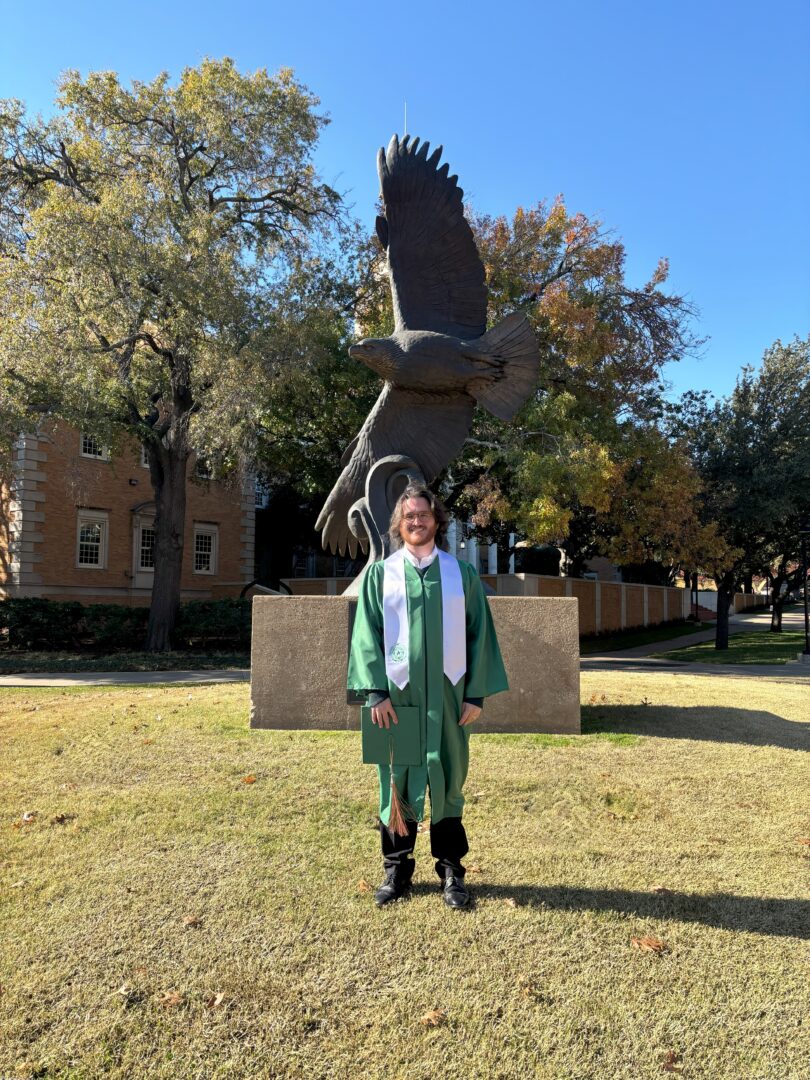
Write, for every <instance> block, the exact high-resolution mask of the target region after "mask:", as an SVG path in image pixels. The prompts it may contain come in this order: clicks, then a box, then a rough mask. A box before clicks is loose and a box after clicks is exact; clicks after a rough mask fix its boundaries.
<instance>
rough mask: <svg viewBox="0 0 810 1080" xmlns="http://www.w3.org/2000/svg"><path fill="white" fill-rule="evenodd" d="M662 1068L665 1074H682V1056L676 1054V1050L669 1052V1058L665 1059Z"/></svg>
mask: <svg viewBox="0 0 810 1080" xmlns="http://www.w3.org/2000/svg"><path fill="white" fill-rule="evenodd" d="M661 1068H662V1069H663V1070H664V1072H681V1071H682V1070H683V1065H681V1055H680V1054H676V1053H675V1051H674V1050H667V1056H666V1057H665V1058H664V1064H663V1065H662V1066H661Z"/></svg>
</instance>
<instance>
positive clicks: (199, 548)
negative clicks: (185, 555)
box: [194, 525, 218, 574]
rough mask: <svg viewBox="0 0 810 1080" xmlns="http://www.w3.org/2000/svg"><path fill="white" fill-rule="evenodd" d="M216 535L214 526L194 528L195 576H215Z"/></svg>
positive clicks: (216, 531)
mask: <svg viewBox="0 0 810 1080" xmlns="http://www.w3.org/2000/svg"><path fill="white" fill-rule="evenodd" d="M217 533H218V529H217V527H216V525H195V526H194V573H195V574H215V573H216V572H217Z"/></svg>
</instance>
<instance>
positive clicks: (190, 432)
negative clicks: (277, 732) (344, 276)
mask: <svg viewBox="0 0 810 1080" xmlns="http://www.w3.org/2000/svg"><path fill="white" fill-rule="evenodd" d="M57 105H58V111H57V113H56V115H55V116H54V117H53V119H50V120H47V121H46V120H40V119H29V118H27V117H26V115H25V110H24V107H23V105H22V104H21V103H19V102H16V101H6V102H4V103H2V105H0V395H2V396H1V397H0V404H2V409H3V416H2V421H1V422H0V433H2V434H3V435H4V436H5V438H6V446H7V447H8V443H9V440H10V437H11V434H12V432H13V431H14V429H15V428H16V429H19V426H20V425H21V424H22V422H23V421H24V420H26V419H27V423H28V426H30V424H31V422H32V418H34V417H36V416H44V415H48V416H52V417H60V418H63V419H64V420H66V421H68V422H70V423H73V424H75V425H77V426H81V427H82V428H84V429H88V428H89V429H90V430H92V431H93V432H94V433H95V434H96V435H97V436H98V437H100V438H102V439H103V440H104V441H105V442H107V443H109V444H110V445H111V446H112V447H113V448H115V447H116V446H117V445H118V444H119V443H120V441H121V440H122V439H123V438H124V437H125V436H130V437H135V438H136V439H138V440H139V441H140V442H142V443H143V444H144V445H145V447H146V451H147V455H148V460H149V470H150V477H151V482H152V486H153V489H154V495H155V507H156V518H155V528H156V547H155V577H154V587H153V595H152V606H151V611H150V620H149V628H148V633H147V640H146V648H148V649H150V650H163V649H167V648H169V647H170V643H171V634H172V628H173V625H174V621H175V618H176V612H177V606H178V602H179V588H180V568H181V560H182V554H183V546H184V519H185V506H186V477H187V471H188V469H187V467H188V465H189V461H190V457H191V456H192V455H193V454H194V453H204V454H205V455H207V456H209V457H215V458H216V459H217V460H218V461H219V462H220V466H221V468H223V469H225V470H226V471H227V470H228V469H231V470H234V469H237V470H239V469H241V470H242V471H244V469H245V467H246V464H247V462H248V461H249V460H250V458H251V457H252V456H253V455H254V453H255V442H256V438H255V433H256V429H257V424H258V421H259V419H260V417H259V416H258V413H257V403H258V401H259V394H258V388H260V387H262V386H263V385H264V384H265V383H267V382H270V383H272V382H273V381H274V380H275V379H276V378H277V377H278V376H279V374H280V373H283V372H284V371H285V370H286V369H287V368H288V367H289V366H294V365H295V364H296V363H297V362H298V361H299V360H300V358H301V356H302V355H303V354H306V351H307V350H306V344H305V342H304V336H305V335H304V326H305V323H304V322H303V321H302V317H301V312H302V310H303V309H304V308H305V307H306V308H309V309H310V310H311V308H312V293H313V290H316V291H317V289H318V288H319V287H321V286H322V285H323V283H324V282H325V281H332V282H334V281H338V280H340V275H336V274H330V268H329V265H328V263H329V259H330V257H331V256H329V255H327V254H325V252H326V251H327V250H328V249H327V248H325V247H323V244H322V243H321V241H323V242H324V243H325V241H326V238H327V233H328V231H329V230H330V229H332V228H333V227H334V225H335V223H336V222H338V220H339V217H340V199H339V197H338V195H337V193H336V192H335V191H334V190H332V189H331V188H330V187H329V186H328V185H326V184H324V183H323V182H322V181H321V180H320V179H319V178H318V176H317V175H316V173H315V170H314V168H313V165H312V160H311V158H312V151H313V148H314V146H315V144H316V142H317V139H318V135H319V132H320V130H321V128H322V127H323V125H324V123H325V122H326V121H325V119H324V117H322V116H321V115H319V114H318V112H317V111H316V110H317V105H318V102H317V99H316V98H315V97H313V95H312V94H311V93H310V92H309V91H308V90H307V89H306V87H304V86H303V85H301V84H300V83H299V82H297V81H296V80H295V78H294V77H293V74H292V73H291V72H290V71H289V70H282V71H280V72H279V73H278V74H277V75H275V76H270V75H268V74H267V72H265V71H257V72H255V73H253V74H250V75H244V74H241V73H240V72H239V71H237V70H236V68H235V66H234V64H233V63H232V62H231V61H230V60H227V59H225V60H222V61H213V60H206V61H204V62H203V63H202V64H201V65H200V66H199V67H196V68H187V69H186V70H184V71H183V73H182V75H181V76H180V78H179V80H178V81H177V83H176V84H174V85H173V84H172V83H170V80H169V78H168V76H167V75H166V74H163V75H160V76H159V77H158V78H156V79H155V80H154V81H152V82H149V83H141V82H135V83H133V84H132V86H131V87H130V88H129V89H127V88H125V87H124V86H122V85H121V83H120V82H119V80H118V77H117V76H116V75H115V74H114V73H112V72H98V73H94V74H90V75H89V76H88V77H87V78H86V79H82V78H81V77H80V76H79V75H78V73H76V72H68V73H67V74H66V75H64V76H63V78H62V79H61V81H60V85H59V95H58V99H57ZM337 257H338V258H339V255H338V256H337ZM337 291H339V289H338V290H337ZM334 293H335V288H332V287H330V288H329V289H327V292H326V296H325V299H324V306H325V307H327V308H328V307H329V304H330V303H332V301H334V303H335V304H336V305H337V306H338V307H339V304H340V302H341V301H340V298H339V297H338V296H336V295H333V294H334ZM319 298H320V299H323V297H319ZM317 332H318V328H317V327H316V328H315V333H317Z"/></svg>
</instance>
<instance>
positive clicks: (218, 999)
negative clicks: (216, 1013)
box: [205, 993, 225, 1009]
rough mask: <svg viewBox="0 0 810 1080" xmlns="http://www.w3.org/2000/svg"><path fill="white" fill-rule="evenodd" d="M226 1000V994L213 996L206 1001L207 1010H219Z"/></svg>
mask: <svg viewBox="0 0 810 1080" xmlns="http://www.w3.org/2000/svg"><path fill="white" fill-rule="evenodd" d="M224 1000H225V995H224V994H221V993H220V994H212V996H211V997H210V998H208V1000H207V1001H206V1003H205V1007H206V1009H218V1008H219V1006H220V1005H221V1004H222V1002H223V1001H224Z"/></svg>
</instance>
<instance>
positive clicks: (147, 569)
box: [137, 518, 157, 574]
mask: <svg viewBox="0 0 810 1080" xmlns="http://www.w3.org/2000/svg"><path fill="white" fill-rule="evenodd" d="M144 529H151V530H152V532H153V533H155V547H156V546H157V533H156V532H155V519H154V518H152V520H151V521H141V522H140V523H139V525H138V554H137V558H138V573H139V574H154V572H155V567H154V565H152V566H143V565H142V563H141V555H142V554H143V530H144ZM154 558H155V549H154V547H153V548H152V560H153V562H154Z"/></svg>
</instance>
